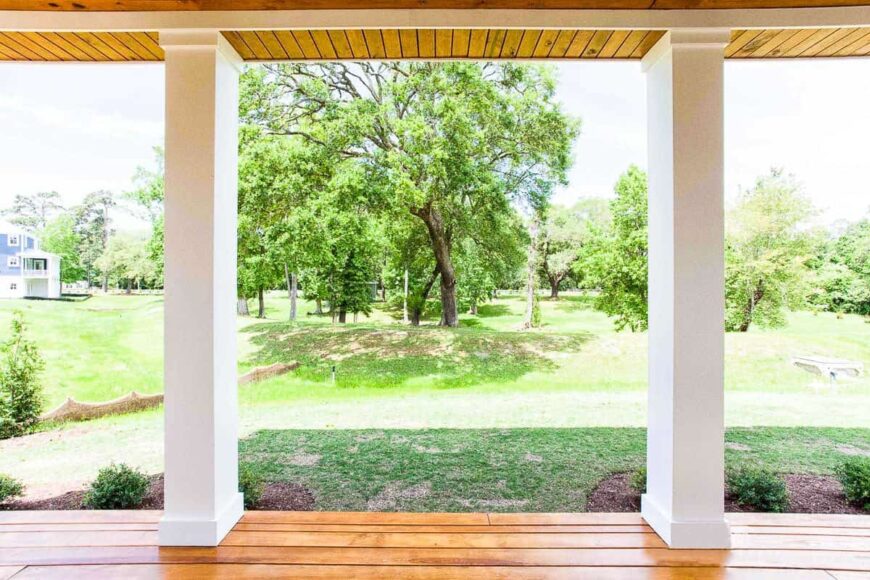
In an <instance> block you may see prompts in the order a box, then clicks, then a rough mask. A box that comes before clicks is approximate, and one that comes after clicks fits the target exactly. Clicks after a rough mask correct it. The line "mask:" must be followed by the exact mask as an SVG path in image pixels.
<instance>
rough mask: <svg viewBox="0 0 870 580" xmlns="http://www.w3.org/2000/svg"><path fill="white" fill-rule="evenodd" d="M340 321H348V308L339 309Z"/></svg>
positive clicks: (342, 322)
mask: <svg viewBox="0 0 870 580" xmlns="http://www.w3.org/2000/svg"><path fill="white" fill-rule="evenodd" d="M338 322H339V323H341V324H344V323H345V322H347V310H345V309H344V307H341V308H339V309H338Z"/></svg>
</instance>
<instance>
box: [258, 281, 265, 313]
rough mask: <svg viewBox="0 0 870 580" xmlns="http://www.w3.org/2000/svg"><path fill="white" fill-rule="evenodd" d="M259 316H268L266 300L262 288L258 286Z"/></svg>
mask: <svg viewBox="0 0 870 580" xmlns="http://www.w3.org/2000/svg"><path fill="white" fill-rule="evenodd" d="M257 318H266V300H265V298H264V296H263V289H262V288H257Z"/></svg>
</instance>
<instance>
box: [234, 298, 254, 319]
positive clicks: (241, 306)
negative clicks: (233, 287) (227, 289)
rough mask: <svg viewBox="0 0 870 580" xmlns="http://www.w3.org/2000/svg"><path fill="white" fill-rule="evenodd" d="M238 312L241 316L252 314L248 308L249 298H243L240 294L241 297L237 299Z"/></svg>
mask: <svg viewBox="0 0 870 580" xmlns="http://www.w3.org/2000/svg"><path fill="white" fill-rule="evenodd" d="M236 313H237V314H238V315H239V316H250V315H251V311H250V310H248V299H247V298H242V297H241V296H239V299H238V300H237V301H236Z"/></svg>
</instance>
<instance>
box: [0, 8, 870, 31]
mask: <svg viewBox="0 0 870 580" xmlns="http://www.w3.org/2000/svg"><path fill="white" fill-rule="evenodd" d="M844 26H870V6H843V7H831V8H777V9H770V8H768V9H734V10H546V9H540V10H534V9H530V10H501V9H492V10H489V9H453V10H435V9H397V10H239V11H179V12H174V11H165V12H55V11H0V30H13V31H76V30H84V31H112V30H125V31H137V30H141V31H153V30H171V29H187V30H190V29H203V28H204V29H217V30H278V29H282V30H292V29H311V28H317V29H330V28H381V27H382V28H535V29H538V28H543V29H565V28H584V29H612V28H616V29H627V28H637V29H657V30H665V29H671V28H825V27H844Z"/></svg>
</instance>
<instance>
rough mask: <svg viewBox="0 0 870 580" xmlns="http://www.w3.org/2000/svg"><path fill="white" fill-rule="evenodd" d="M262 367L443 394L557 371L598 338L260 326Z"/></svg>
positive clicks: (257, 360)
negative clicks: (420, 382) (293, 366)
mask: <svg viewBox="0 0 870 580" xmlns="http://www.w3.org/2000/svg"><path fill="white" fill-rule="evenodd" d="M242 332H247V333H250V334H251V335H252V336H251V344H253V345H254V346H255V347H256V349H257V350H256V352H255V353H254V354H253V355H252V357H251V360H250V362H251V363H252V364H255V365H265V364H272V363H276V362H285V363H286V362H290V361H298V362H300V363H301V367H300V368H299V369H298V370H297V371H295V373H294V374H295V375H296V376H299V377H302V378H305V379H307V380H311V381H322V382H325V381H328V380H331V374H332V368H333V367H335V370H336V384H337V385H338V386H339V387H361V386H366V387H384V388H389V387H395V386H399V385H402V384H405V383H407V382H409V381H413V380H416V379H424V380H426V381H427V382H428V383H429V384H431V385H432V386H433V387H435V388H456V387H468V386H473V385H477V384H480V383H483V382H487V383H492V382H507V381H513V380H515V379H517V378H518V377H520V376H522V375H524V374H526V373H529V372H532V371H554V370H556V369H557V368H558V365H557V364H556V362H555V361H554V358H555V357H554V355H556V354H559V353H574V352H579V351H580V350H581V349H582V348H583V346H584V345H585V344H586V343H587V342H589V340H591V339H592V338H593V335H592V334H591V333H577V334H564V335H560V334H542V333H534V332H498V331H491V330H481V329H478V328H469V327H463V328H453V329H447V328H439V327H420V328H415V327H406V326H399V327H390V326H374V325H362V324H354V325H347V326H341V325H337V326H324V325H306V324H304V323H300V324H295V325H294V324H289V323H264V324H255V325H251V326H248V327H246V328H244V329H242Z"/></svg>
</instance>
